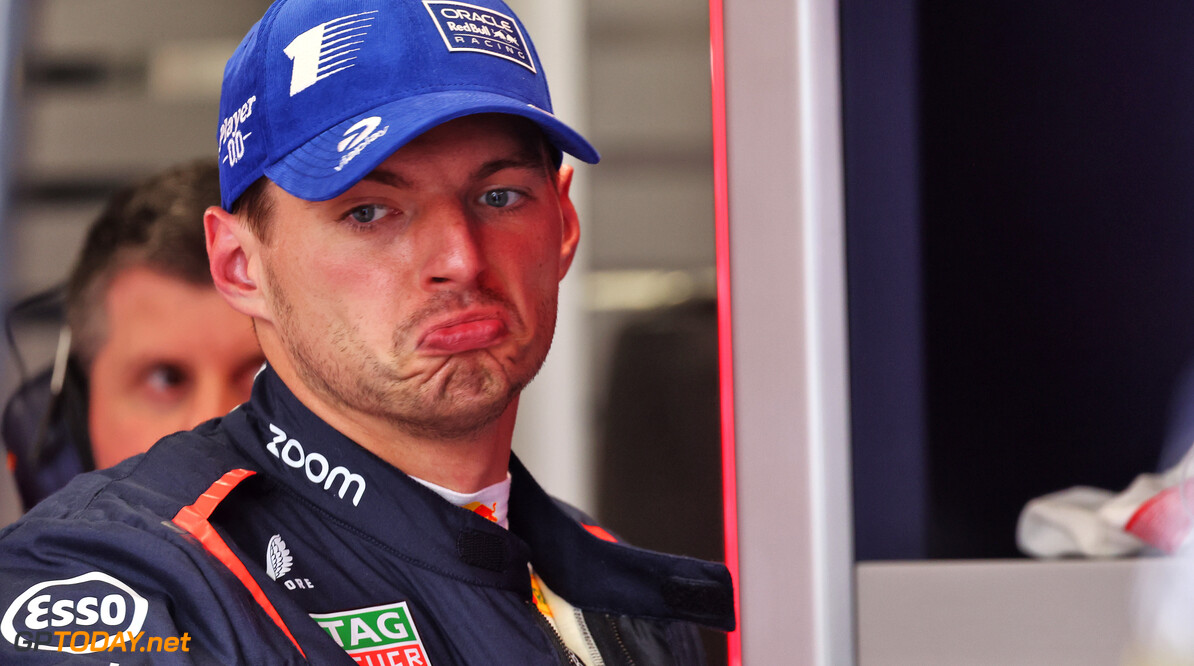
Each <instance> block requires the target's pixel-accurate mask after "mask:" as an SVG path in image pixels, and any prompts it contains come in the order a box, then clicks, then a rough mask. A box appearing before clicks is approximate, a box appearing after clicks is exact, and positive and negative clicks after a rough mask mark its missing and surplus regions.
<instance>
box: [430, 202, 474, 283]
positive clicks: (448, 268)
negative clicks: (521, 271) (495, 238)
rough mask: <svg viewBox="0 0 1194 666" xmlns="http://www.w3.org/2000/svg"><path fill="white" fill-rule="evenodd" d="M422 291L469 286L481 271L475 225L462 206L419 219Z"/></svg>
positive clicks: (444, 208)
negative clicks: (421, 223) (421, 253)
mask: <svg viewBox="0 0 1194 666" xmlns="http://www.w3.org/2000/svg"><path fill="white" fill-rule="evenodd" d="M420 232H421V234H422V235H423V238H422V241H423V242H422V243H421V245H422V246H423V271H422V276H421V278H422V279H421V282H422V285H423V288H424V289H427V290H429V291H437V290H441V289H454V288H458V287H461V286H471V285H473V284H475V283H476V281H477V276H478V275H480V274H481V272H482V271H484V270H485V257H484V253H483V252H482V246H481V239H480V235H479V226H478V223H477V221H476V220H474V219H472V217H471V216H470V215H469V214H468V211H467V210H465V209H464V207H463V206H460V205H454V206H443V207H441V208H440V209H439V210H437V211H436V213H435V214H434V215H429V216H428V217H427V218H426V219H424V220H423V225H422V228H421V229H420Z"/></svg>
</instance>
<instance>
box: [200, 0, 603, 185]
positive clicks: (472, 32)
mask: <svg viewBox="0 0 1194 666" xmlns="http://www.w3.org/2000/svg"><path fill="white" fill-rule="evenodd" d="M476 113H507V114H513V115H516V116H522V117H524V118H528V119H530V120H532V121H534V122H535V123H536V124H537V125H538V126H539V128H540V129H542V130H543V133H544V135H545V136H546V137H547V139H548V141H550V142H551V144H552V145H553V146H554V147H555V148H556V150H558V151H562V152H566V153H568V154H570V155H573V156H575V157H576V158H578V159H580V160H582V161H584V162H588V163H590V164H594V163H596V162H597V161H598V160H599V159H600V157H599V156H598V154H597V151H596V150H594V149H593V147H592V146H591V145H589V142H588V141H585V139H584V137H582V136H581V135H580V134H578V133H577V132H576V131H575V130H573V129H571V128H570V127H568V126H567V125H565V124H564V123H562V122H560V121H559V120H558V119H557V118H556V117H555V116H554V115H553V114H552V108H551V97H550V95H549V94H548V90H547V79H546V78H545V77H544V75H543V66H542V64H541V63H540V62H539V56H538V54H537V53H536V52H535V47H534V45H532V44H531V40H530V38H529V37H528V36H527V34H526V30H525V29H524V28H523V26H522V23H521V22H520V21H519V20H518V17H516V16H515V15H514V12H512V11H510V8H509V7H507V6H506V5H505V4H504V3H503V2H501V1H500V0H472V1H471V2H467V3H466V2H455V1H452V0H334V1H329V0H277V1H276V2H274V3H273V5H271V6H270V8H269V10H267V11H266V13H265V16H264V17H262V19H261V20H260V21H258V22H257V24H256V25H254V26H253V27H252V29H250V30H249V33H248V34H247V35H246V36H245V38H244V41H242V42H241V44H240V46H239V47H237V49H236V52H235V53H233V55H232V58H231V59H230V60H229V61H228V64H227V66H226V67H225V68H224V85H223V90H222V91H221V94H220V127H219V142H220V152H219V155H220V196H221V199H222V201H223V205H224V207H225V208H228V207H230V206H231V205H232V202H233V201H235V200H236V198H237V197H239V196H240V195H241V193H243V192H244V191H245V189H246V188H248V187H249V185H251V184H252V183H253V182H254V181H256V180H257V179H258V178H260V177H261V176H263V175H264V176H268V177H269V179H270V180H272V181H274V182H275V183H277V184H278V186H279V187H281V188H282V189H284V190H286V191H287V192H289V193H290V194H292V195H294V196H296V197H298V198H300V199H306V200H308V201H323V200H326V199H331V198H333V197H336V196H338V195H340V194H342V193H343V192H344V191H345V190H347V189H349V188H350V187H352V186H353V185H354V184H355V183H356V182H357V181H359V180H360V179H361V178H363V177H364V176H365V175H366V174H368V173H369V172H370V171H372V170H373V169H375V168H376V167H377V165H379V164H381V163H382V162H383V161H385V159H386V158H387V157H389V156H390V155H391V154H393V152H394V151H396V150H398V149H399V148H401V147H402V146H404V145H406V143H407V142H409V141H410V140H411V139H413V138H415V137H417V136H419V135H420V134H422V133H423V132H426V131H427V130H429V129H431V128H432V127H435V126H436V125H439V124H442V123H444V122H447V121H449V120H452V119H454V118H459V117H461V116H467V115H471V114H476Z"/></svg>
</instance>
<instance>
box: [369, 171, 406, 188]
mask: <svg viewBox="0 0 1194 666" xmlns="http://www.w3.org/2000/svg"><path fill="white" fill-rule="evenodd" d="M361 180H371V181H373V182H375V183H381V184H382V185H389V186H390V187H394V188H409V187H410V181H408V180H406V179H405V178H403V177H402V176H400V175H398V174H396V173H394V172H393V171H386V170H384V169H374V170H373V171H370V172H369V173H367V174H365V177H364V178H362V179H361Z"/></svg>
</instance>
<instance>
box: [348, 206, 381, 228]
mask: <svg viewBox="0 0 1194 666" xmlns="http://www.w3.org/2000/svg"><path fill="white" fill-rule="evenodd" d="M389 212H390V209H389V208H388V207H386V206H381V205H378V204H369V205H368V206H357V207H356V208H353V209H352V210H350V211H349V212H348V219H350V220H352V221H353V222H356V223H357V224H372V223H373V222H376V221H378V220H380V219H381V218H383V217H385V216H386V214H387V213H389Z"/></svg>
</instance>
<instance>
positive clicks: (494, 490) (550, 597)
mask: <svg viewBox="0 0 1194 666" xmlns="http://www.w3.org/2000/svg"><path fill="white" fill-rule="evenodd" d="M410 478H412V479H414V480H415V481H418V482H419V483H421V484H423V485H424V486H425V487H427V488H429V489H430V490H431V491H432V492H434V493H435V494H436V495H439V496H440V497H442V498H444V499H445V500H447V501H448V502H450V503H452V504H454V505H456V506H459V507H462V508H465V509H468V510H470V511H473V512H475V513H480V514H481V515H482V516H485V511H484V510H485V509H488V510H489V511H491V512H492V513H493V516H492V517H490V516H485V517H486V518H489V519H490V520H492V521H493V522H495V523H497V524H498V525H501V526H502V527H504V528H505V529H510V520H509V515H510V473H509V472H507V473H506V478H505V479H503V480H502V481H499V482H497V483H495V484H493V485H492V486H486V487H484V488H482V489H480V490H478V491H477V492H475V493H460V492H456V491H455V490H452V489H450V488H445V487H443V486H441V485H437V484H434V483H432V482H430V481H424V480H423V479H420V478H419V477H417V476H412V477H410ZM478 507H484V509H482V510H480V511H479V510H478ZM531 574H532V575H534V572H533V571H532V572H531ZM538 585H539V588H540V591H541V592H542V593H543V596H544V598H545V599H546V601H547V605H548V606H549V607H550V608H551V615H550V616H547V620H548V622H550V623H551V625H552V626H553V627H555V629H556V632H557V633H558V634H559V635H560V639H561V640H563V641H564V645H567V646H568V649H570V650H572V651H573V652H575V653H576V654H577V655H578V656H581V657H582V658H583V659H584V662H585V663H586V664H588V665H589V666H604V664H605V661H604V660H603V659H602V658H601V654H600V653H599V652H598V651H597V648H596V646H595V645H594V644H593V641H592V639H591V638H590V637H589V636H588V629H587V628H586V627H585V625H584V621H583V620H582V619H581V615H580V611H578V610H576V609H575V608H573V607H572V605H571V604H569V603H568V602H567V601H565V600H564V599H563V598H561V597H560V596H559V595H558V594H556V593H554V592H552V591H551V590H550V589H548V587H547V584H546V583H544V582H543V579H542V578H539V579H538Z"/></svg>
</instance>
